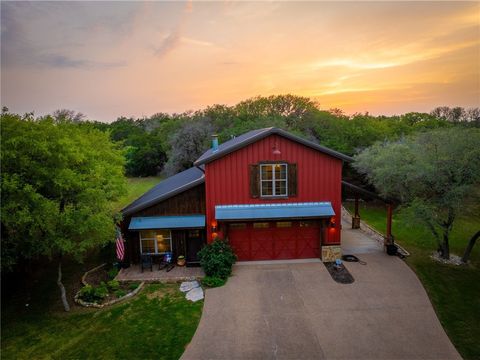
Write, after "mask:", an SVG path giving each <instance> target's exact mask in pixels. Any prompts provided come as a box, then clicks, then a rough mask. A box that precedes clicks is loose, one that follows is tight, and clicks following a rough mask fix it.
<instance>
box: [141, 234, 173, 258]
mask: <svg viewBox="0 0 480 360" xmlns="http://www.w3.org/2000/svg"><path fill="white" fill-rule="evenodd" d="M158 230H167V231H168V235H169V237H168V238H167V239H169V240H170V251H172V231H171V230H168V229H158ZM148 231H153V232H154V233H155V235H154V236H153V238H143V237H142V231H139V236H138V237H139V238H140V254H142V255H143V254H150V255H162V254H165V251H163V252H158V244H157V239H156V236H157V230H148ZM143 240H153V246H154V247H155V252H153V253H144V252H143V247H142V241H143Z"/></svg>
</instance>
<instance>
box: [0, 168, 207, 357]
mask: <svg viewBox="0 0 480 360" xmlns="http://www.w3.org/2000/svg"><path fill="white" fill-rule="evenodd" d="M160 180H161V178H160V177H149V178H130V179H128V193H127V194H126V195H125V196H124V197H123V198H122V199H121V200H120V201H118V203H117V204H116V207H117V208H118V210H120V209H121V208H122V207H124V206H125V205H128V204H129V203H130V202H131V201H133V200H135V199H136V198H137V197H139V196H140V195H142V194H143V193H144V192H145V191H147V190H149V189H150V188H152V187H153V186H154V185H156V184H158V182H159V181H160ZM112 256H113V252H112V251H109V253H108V254H107V253H105V252H104V251H96V252H94V253H92V254H91V255H89V256H87V258H86V261H85V263H83V264H78V263H75V262H73V261H69V259H64V261H63V275H64V276H63V282H64V285H65V288H66V290H67V296H68V298H69V302H70V305H71V306H72V309H71V311H70V312H69V313H65V312H64V311H63V307H62V305H61V302H60V296H59V290H58V287H57V285H56V283H55V280H56V270H57V268H56V266H57V264H56V263H54V262H46V261H45V262H44V263H42V264H38V265H36V267H35V268H33V269H31V270H30V271H28V272H27V274H28V275H27V276H25V275H21V274H18V275H17V276H15V278H14V279H13V281H10V282H11V284H14V285H15V286H9V287H8V291H5V290H6V287H5V288H4V283H3V281H2V318H1V323H2V338H1V352H2V354H1V355H2V359H86V358H90V359H136V358H144V359H153V358H156V359H178V358H180V356H181V355H182V354H183V352H184V350H185V347H186V345H187V344H188V343H189V342H190V340H191V338H192V336H193V334H194V333H195V330H196V328H197V325H198V322H199V320H200V316H201V311H202V307H203V301H199V302H196V303H192V302H190V301H188V300H186V299H185V298H184V294H183V293H181V292H180V291H179V290H178V287H179V285H178V284H151V285H147V286H146V287H145V288H144V289H143V290H142V291H141V292H140V294H139V295H137V296H136V297H134V298H133V299H131V300H129V301H127V302H124V303H121V304H117V305H114V306H112V307H108V308H105V309H101V310H98V309H86V308H83V307H80V306H76V305H75V304H74V303H73V300H72V299H73V296H74V295H75V293H76V291H78V290H79V289H80V287H81V285H80V278H81V276H82V275H83V273H84V272H85V271H87V270H88V269H91V268H93V267H94V266H97V265H98V264H101V263H102V262H105V261H107V262H109V261H111V258H112ZM13 275H15V274H13ZM2 280H3V278H2Z"/></svg>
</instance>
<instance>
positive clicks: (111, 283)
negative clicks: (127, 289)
mask: <svg viewBox="0 0 480 360" xmlns="http://www.w3.org/2000/svg"><path fill="white" fill-rule="evenodd" d="M107 286H108V288H109V289H110V290H112V291H115V290H118V289H120V283H119V282H118V280H110V281H109V282H107Z"/></svg>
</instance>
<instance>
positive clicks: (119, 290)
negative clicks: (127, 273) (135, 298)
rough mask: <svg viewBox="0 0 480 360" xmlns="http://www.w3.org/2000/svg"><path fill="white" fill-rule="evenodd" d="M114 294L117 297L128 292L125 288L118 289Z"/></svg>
mask: <svg viewBox="0 0 480 360" xmlns="http://www.w3.org/2000/svg"><path fill="white" fill-rule="evenodd" d="M114 294H115V296H116V297H117V298H121V297H123V296H125V295H127V292H126V291H125V290H122V289H118V290H116V291H115V292H114Z"/></svg>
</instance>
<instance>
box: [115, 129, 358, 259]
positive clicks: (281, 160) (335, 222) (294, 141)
mask: <svg viewBox="0 0 480 360" xmlns="http://www.w3.org/2000/svg"><path fill="white" fill-rule="evenodd" d="M343 161H351V158H350V157H348V156H346V155H344V154H341V153H339V152H336V151H333V150H331V149H328V148H325V147H323V146H320V145H318V144H315V143H313V142H310V141H307V140H305V139H303V138H300V137H298V136H295V135H293V134H290V133H288V132H286V131H284V130H281V129H277V128H266V129H259V130H253V131H250V132H248V133H246V134H243V135H241V136H238V137H236V138H233V139H231V140H229V141H227V142H225V143H223V144H220V145H218V140H217V138H216V137H214V138H213V141H212V148H211V149H209V150H208V151H207V152H205V153H204V154H203V155H202V156H201V157H200V158H199V159H198V160H197V161H195V163H194V167H192V168H190V169H188V170H185V171H183V172H181V173H179V174H176V175H174V176H172V177H170V178H167V179H165V180H163V181H162V182H160V183H159V184H158V185H157V186H155V187H154V188H153V189H151V190H150V191H148V192H147V193H145V194H144V195H142V196H141V197H140V198H138V199H137V200H135V201H134V202H133V203H131V204H130V205H128V206H127V207H125V208H124V209H123V210H122V212H123V216H124V220H123V223H122V230H123V232H124V234H125V237H126V239H127V254H128V255H129V257H130V259H129V260H130V261H131V262H134V263H135V262H138V260H139V257H140V255H141V254H152V255H161V254H162V253H164V252H166V251H172V252H173V254H174V257H175V258H176V257H177V256H179V255H184V256H185V257H186V260H187V265H194V264H198V257H197V252H198V251H199V250H200V249H201V247H202V246H203V244H205V243H206V242H210V241H212V240H213V239H214V238H215V237H217V236H218V237H219V238H224V239H228V240H229V242H230V244H231V245H232V247H233V248H234V250H235V252H236V254H237V256H238V260H240V261H250V260H279V259H304V258H322V259H323V260H324V261H332V259H333V258H335V257H338V256H339V254H340V241H341V238H340V226H341V225H340V209H341V188H342V163H343Z"/></svg>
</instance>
